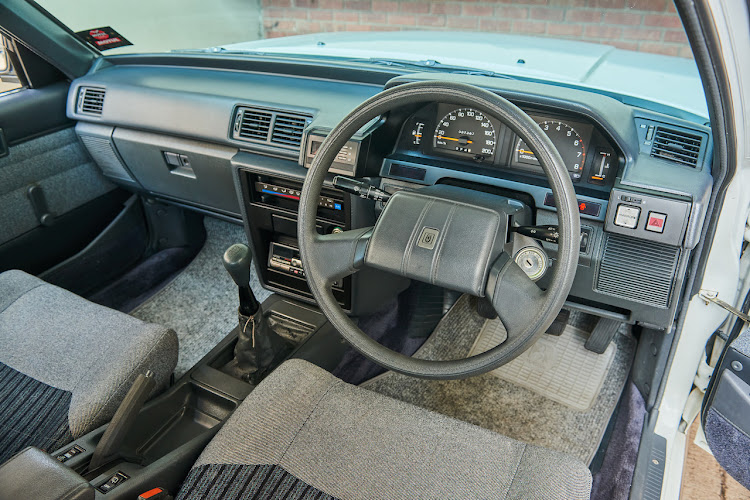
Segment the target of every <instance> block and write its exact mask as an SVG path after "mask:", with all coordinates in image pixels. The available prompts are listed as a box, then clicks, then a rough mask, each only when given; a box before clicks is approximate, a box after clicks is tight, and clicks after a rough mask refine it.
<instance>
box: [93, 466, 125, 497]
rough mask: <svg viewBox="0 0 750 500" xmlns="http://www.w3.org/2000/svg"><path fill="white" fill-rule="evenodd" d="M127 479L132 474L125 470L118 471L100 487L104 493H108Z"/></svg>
mask: <svg viewBox="0 0 750 500" xmlns="http://www.w3.org/2000/svg"><path fill="white" fill-rule="evenodd" d="M127 479H130V476H128V475H127V474H125V473H123V472H120V471H117V472H116V473H115V474H113V475H112V476H111V477H110V478H109V479H107V480H106V481H105V482H104V484H102V485H100V486H99V488H98V489H99V491H101V492H102V493H108V492H110V491H112V490H113V489H115V488H116V487H118V486H120V484H122V483H124V482H125V481H126V480H127Z"/></svg>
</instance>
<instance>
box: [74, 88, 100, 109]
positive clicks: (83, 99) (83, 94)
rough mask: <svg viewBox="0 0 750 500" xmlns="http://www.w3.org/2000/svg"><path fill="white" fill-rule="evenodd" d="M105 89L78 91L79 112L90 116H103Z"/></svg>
mask: <svg viewBox="0 0 750 500" xmlns="http://www.w3.org/2000/svg"><path fill="white" fill-rule="evenodd" d="M105 95H106V91H105V90H104V89H97V88H92V87H81V89H80V90H79V91H78V112H79V113H85V114H89V115H101V114H102V111H104V96H105Z"/></svg>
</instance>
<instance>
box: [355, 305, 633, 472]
mask: <svg viewBox="0 0 750 500" xmlns="http://www.w3.org/2000/svg"><path fill="white" fill-rule="evenodd" d="M484 322H485V320H484V318H482V317H480V316H479V315H478V314H477V313H476V312H475V310H474V308H472V307H471V305H470V301H469V298H468V297H467V296H464V297H462V298H461V299H460V300H459V301H458V302H457V303H456V304H455V305H454V306H453V308H452V309H451V311H450V312H449V313H448V314H447V315H446V316H445V317H444V318H443V320H442V321H441V322H440V324H439V325H438V327H437V328H436V329H435V331H434V333H433V334H432V336H431V337H430V338H429V339H428V340H427V342H425V344H424V345H423V346H422V347H421V348H420V349H419V350H418V351H417V352H416V354H415V357H418V358H422V359H434V360H448V359H458V358H463V357H466V356H467V355H468V354H469V352H470V350H471V348H472V346H473V345H474V342H475V340H476V339H477V337H478V335H479V333H480V331H481V329H482V326H483V325H484ZM570 323H571V324H573V325H574V326H576V327H578V328H583V327H586V326H589V329H588V330H587V331H588V332H590V331H591V328H593V325H592V324H591V321H589V320H587V318H584V317H577V315H575V314H573V315H572V316H571V322H570ZM615 342H616V351H615V355H614V359H613V360H612V363H611V364H610V366H609V368H608V369H607V373H606V375H605V376H604V380H603V382H602V385H601V389H600V390H599V393H598V395H597V396H596V398H595V400H594V403H593V405H592V406H591V407H590V408H589V409H588V410H586V411H578V410H575V409H572V408H570V407H569V406H566V405H563V404H560V403H558V402H555V401H553V400H551V399H548V398H546V397H544V396H542V395H540V394H538V393H536V392H533V391H531V390H528V389H524V388H522V387H520V386H518V385H515V384H513V383H510V382H508V381H506V380H503V379H501V378H499V377H497V376H495V375H493V374H484V375H480V376H478V377H472V378H469V379H464V380H422V379H417V378H412V377H407V376H404V375H400V374H397V373H394V372H387V373H384V374H383V375H380V376H379V377H376V378H374V379H372V380H369V381H367V382H365V383H364V384H362V387H364V388H366V389H370V390H373V391H376V392H379V393H382V394H386V395H388V396H391V397H394V398H396V399H400V400H402V401H406V402H410V403H412V404H415V405H417V406H421V407H424V408H427V409H430V410H433V411H436V412H438V413H442V414H445V415H448V416H450V417H454V418H457V419H459V420H464V421H466V422H470V423H472V424H475V425H478V426H480V427H484V428H486V429H490V430H493V431H495V432H498V433H500V434H503V435H505V436H508V437H511V438H513V439H517V440H519V441H523V442H526V443H530V444H534V445H538V446H544V447H546V448H550V449H553V450H558V451H562V452H566V453H569V454H571V455H573V456H576V457H578V458H579V459H580V460H582V461H584V462H585V463H587V464H588V463H590V462H591V460H592V458H593V457H594V454H595V453H596V450H597V449H598V447H599V443H600V441H601V439H602V436H603V435H604V432H605V430H606V428H607V424H608V423H609V420H610V417H611V415H612V413H613V411H614V409H615V406H616V405H617V401H618V399H619V397H620V394H621V393H622V390H623V387H624V385H625V382H626V380H627V376H628V372H629V371H630V366H631V363H632V359H633V353H634V350H635V340H634V339H633V338H632V336H630V334H629V331H628V330H627V329H626V328H622V330H621V332H620V333H619V334H618V335H617V336H616V339H615Z"/></svg>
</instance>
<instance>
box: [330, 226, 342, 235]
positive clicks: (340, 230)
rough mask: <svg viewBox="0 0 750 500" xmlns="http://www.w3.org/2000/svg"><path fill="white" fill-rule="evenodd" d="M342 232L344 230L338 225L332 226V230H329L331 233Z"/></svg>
mask: <svg viewBox="0 0 750 500" xmlns="http://www.w3.org/2000/svg"><path fill="white" fill-rule="evenodd" d="M343 232H344V230H343V229H341V228H340V227H338V226H336V227H334V228H333V230H332V231H331V233H332V234H341V233H343Z"/></svg>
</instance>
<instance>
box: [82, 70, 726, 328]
mask: <svg viewBox="0 0 750 500" xmlns="http://www.w3.org/2000/svg"><path fill="white" fill-rule="evenodd" d="M109 60H110V62H111V64H110V65H108V66H106V67H101V68H97V69H95V70H93V71H92V72H91V73H89V74H88V75H86V76H84V77H82V78H79V79H77V80H75V81H74V82H73V83H72V85H71V89H70V93H69V97H68V107H67V114H68V116H69V117H70V118H72V119H75V120H77V125H76V132H77V134H78V136H79V137H80V139H81V141H82V143H83V144H84V145H85V146H86V148H87V149H88V151H89V153H90V154H91V156H92V158H93V159H94V160H95V161H96V163H97V164H98V165H99V166H100V167H101V168H102V171H103V172H104V174H105V175H106V176H107V177H109V178H110V179H111V180H112V181H113V182H116V183H118V184H119V185H121V186H123V187H125V188H127V189H130V190H132V191H135V192H140V193H143V194H145V195H147V196H149V197H153V198H156V199H159V200H162V201H164V202H167V203H172V204H176V205H180V206H183V207H187V208H189V209H192V210H198V211H201V212H204V213H208V214H212V215H214V216H219V217H223V218H225V219H230V220H234V221H236V222H238V223H241V224H243V225H244V227H245V232H246V234H247V236H248V241H249V242H250V243H251V244H252V245H253V250H254V253H255V255H256V257H257V258H256V259H255V262H256V265H257V266H258V269H257V270H258V275H259V277H260V279H261V282H262V283H263V285H264V286H266V287H267V288H269V289H271V290H273V291H275V292H277V293H280V294H282V295H287V296H290V297H294V298H297V299H299V300H304V301H308V302H313V300H312V296H311V295H310V293H309V289H308V288H307V285H306V281H305V274H304V273H305V270H304V268H303V267H302V266H301V259H300V255H299V252H298V247H297V240H296V237H297V224H296V216H297V208H298V204H299V196H300V192H301V188H302V184H303V182H304V178H305V175H306V173H307V168H308V167H309V165H310V164H311V162H312V160H313V158H314V157H315V154H316V153H317V151H318V149H319V147H320V145H321V144H322V142H323V141H324V140H325V137H326V135H327V134H328V133H329V132H330V131H331V130H332V129H333V128H334V127H335V126H336V125H337V124H338V123H339V122H340V121H341V120H342V119H343V118H344V117H345V116H346V115H347V114H348V113H349V112H350V111H351V110H352V109H354V108H355V107H356V106H358V105H359V104H361V103H362V102H364V101H366V100H367V99H369V98H370V97H372V96H373V95H375V94H377V93H378V92H381V91H382V90H383V89H387V88H390V87H393V86H397V85H401V84H404V83H409V82H415V81H429V80H438V79H440V80H450V81H455V82H462V83H468V84H473V85H476V86H478V87H481V88H484V89H485V90H488V91H491V92H495V93H497V94H498V95H501V96H502V97H504V98H506V99H508V100H510V101H511V102H513V103H514V104H516V105H517V106H519V107H520V108H521V109H522V110H523V111H525V112H526V113H527V114H528V115H529V116H530V117H531V118H532V119H534V120H535V121H536V122H537V123H538V124H539V126H540V127H541V129H542V130H543V131H544V132H545V133H546V134H547V136H548V137H549V139H550V141H551V142H552V144H553V145H554V146H555V148H556V149H557V150H558V152H559V153H560V156H561V158H562V160H563V162H564V163H565V165H566V167H567V170H568V173H569V175H570V178H571V181H572V182H573V186H574V189H575V192H576V196H577V198H578V208H579V212H580V216H581V228H582V233H581V248H580V250H581V252H580V257H579V263H578V269H577V272H576V277H575V281H574V284H573V287H572V289H571V294H570V297H569V303H568V307H571V308H574V309H575V308H579V309H583V310H587V311H589V312H594V313H595V314H598V315H600V316H604V317H611V318H616V319H618V320H620V321H628V322H630V323H641V324H644V325H649V326H652V327H654V328H658V329H667V328H669V327H670V325H671V322H672V321H673V319H674V315H675V311H676V308H677V307H678V304H679V300H680V296H681V290H682V287H683V284H684V279H685V270H686V269H687V264H688V261H689V259H690V256H691V252H692V250H693V249H694V248H695V246H696V245H697V243H698V240H699V236H700V232H701V227H702V225H703V221H704V219H705V216H706V207H707V203H708V199H709V196H710V192H711V187H712V182H713V179H712V176H711V156H712V144H711V134H710V129H708V128H707V127H706V126H705V125H704V124H703V122H702V121H701V120H699V119H696V118H694V117H690V116H685V115H684V114H683V113H681V112H680V111H679V110H669V109H663V110H661V111H655V110H649V109H645V108H643V107H634V106H631V105H629V104H627V103H626V102H623V101H621V100H618V99H615V98H613V97H611V96H606V95H602V94H598V93H595V92H591V91H588V90H585V89H573V88H566V87H563V86H559V85H550V84H544V83H539V82H522V81H516V80H507V79H497V78H491V77H486V76H481V75H454V74H436V73H405V74H401V73H397V72H394V71H395V70H393V69H384V70H382V71H372V70H356V69H352V68H347V69H346V70H337V69H336V68H328V67H321V66H320V65H310V66H306V65H304V64H300V63H299V62H297V63H294V64H284V63H282V62H279V61H276V62H272V63H266V62H263V61H252V60H246V59H243V60H242V61H238V60H234V59H232V58H231V57H228V58H216V57H211V56H197V55H195V56H186V55H174V56H159V57H158V58H149V57H148V56H115V57H112V58H109ZM89 92H93V95H94V96H95V97H96V99H99V101H98V102H99V103H100V105H99V108H98V109H97V112H95V113H91V112H89V111H87V110H88V109H90V108H87V107H86V106H85V105H84V104H85V101H86V99H87V95H88V93H89ZM102 101H103V104H102ZM329 173H330V176H329V178H328V181H327V183H326V186H325V188H324V190H323V192H322V193H321V198H320V200H319V212H318V230H319V231H320V232H322V233H335V232H338V231H342V230H348V229H354V228H359V227H366V226H370V225H373V224H374V223H375V221H376V220H377V217H378V214H379V212H380V211H381V210H382V208H383V203H382V202H380V201H371V200H366V199H362V198H360V197H358V196H355V195H353V194H349V193H345V192H342V191H341V190H338V189H336V188H335V186H334V185H333V183H332V179H333V176H334V175H344V176H348V177H353V178H357V179H360V180H364V181H366V182H367V183H369V184H371V185H373V186H376V187H379V188H380V189H381V190H383V191H386V192H388V193H393V192H396V191H398V190H401V189H409V190H417V189H421V188H423V187H425V186H432V185H436V184H450V185H457V186H461V187H464V188H467V189H472V190H476V191H481V192H487V193H492V194H497V195H501V196H504V197H509V198H513V199H515V200H518V201H520V202H521V203H523V204H524V205H526V206H528V207H529V209H530V210H529V213H530V214H531V218H532V219H531V221H530V222H531V223H532V224H536V225H555V224H556V223H557V215H556V207H555V200H554V196H553V194H552V191H551V189H550V187H549V184H548V182H547V179H546V176H545V175H544V173H543V171H542V169H541V167H540V165H539V162H538V160H537V158H536V154H535V152H534V151H533V150H532V149H531V148H529V146H528V145H527V144H525V143H524V141H523V140H521V139H520V138H519V137H518V136H517V135H516V134H515V133H514V132H513V131H512V130H511V129H510V128H509V127H507V126H506V125H504V124H503V123H501V122H499V121H498V120H496V119H495V118H494V117H492V116H487V115H486V114H484V113H483V112H482V111H481V110H479V109H477V108H475V107H472V106H456V105H452V104H447V103H442V102H423V103H421V104H418V105H414V106H412V107H409V108H404V109H399V110H395V111H393V112H391V113H390V114H389V115H387V116H382V117H381V118H380V119H378V120H373V121H372V122H370V123H369V124H367V125H366V126H364V127H363V128H362V129H360V131H359V132H358V133H357V134H355V135H354V136H353V137H352V138H351V140H350V141H349V142H348V143H347V144H346V146H345V147H344V148H343V149H342V150H341V152H340V153H339V155H338V156H337V157H336V160H335V162H334V163H333V165H332V167H331V169H330V170H329ZM518 240H519V241H520V243H519V247H518V249H517V252H515V255H514V257H515V258H516V262H520V264H519V265H522V264H523V263H528V265H529V266H530V269H529V272H531V273H533V278H534V279H536V280H538V284H539V285H540V286H541V287H542V288H544V287H546V286H547V285H548V278H549V276H550V274H551V273H545V271H546V270H547V269H549V268H553V267H554V266H555V261H556V255H557V249H556V245H555V244H554V243H550V242H544V241H542V242H537V241H528V240H524V239H523V238H521V237H520V236H519V237H518ZM522 267H523V266H522ZM404 286H405V284H404V283H403V282H402V281H398V280H394V279H392V278H391V277H389V276H385V275H383V274H382V273H379V272H375V271H373V270H368V269H364V270H362V271H360V272H359V273H356V274H354V275H352V276H350V277H347V278H344V279H343V280H340V281H339V282H337V283H335V284H334V287H333V289H334V295H335V296H336V297H337V299H338V300H339V302H340V303H341V304H342V306H343V307H344V309H346V310H347V311H349V312H350V313H351V314H353V315H358V314H364V313H367V312H372V311H374V310H377V308H378V307H379V306H380V305H382V304H383V303H384V301H387V300H390V299H391V298H392V297H393V296H394V295H395V294H397V293H398V292H399V291H400V290H403V288H404Z"/></svg>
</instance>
